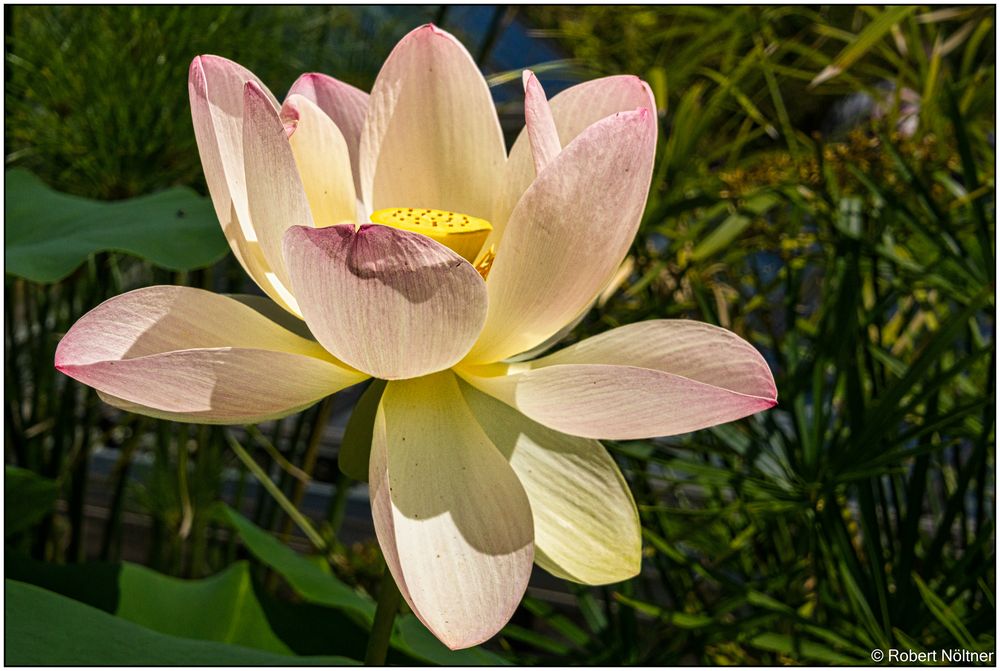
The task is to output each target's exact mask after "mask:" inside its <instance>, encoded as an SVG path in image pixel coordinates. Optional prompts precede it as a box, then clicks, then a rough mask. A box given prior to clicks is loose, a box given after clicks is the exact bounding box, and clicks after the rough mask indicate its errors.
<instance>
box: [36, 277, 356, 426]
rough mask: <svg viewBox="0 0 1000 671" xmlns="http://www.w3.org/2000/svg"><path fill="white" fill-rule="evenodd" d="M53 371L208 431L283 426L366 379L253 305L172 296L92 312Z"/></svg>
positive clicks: (160, 291) (148, 295)
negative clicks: (268, 423) (270, 422)
mask: <svg viewBox="0 0 1000 671" xmlns="http://www.w3.org/2000/svg"><path fill="white" fill-rule="evenodd" d="M55 365H56V368H58V369H59V370H60V371H62V372H63V373H65V374H66V375H69V376H70V377H72V378H74V379H76V380H79V381H80V382H83V383H84V384H87V385H89V386H91V387H94V388H95V389H97V390H98V391H99V392H101V394H102V397H104V398H105V399H106V400H108V402H110V403H112V404H114V405H117V406H119V407H122V408H124V409H127V410H131V411H133V412H138V413H141V414H145V415H150V416H153V417H160V418H166V419H174V420H177V421H185V422H197V423H204V424H246V423H252V422H260V421H264V420H266V419H273V418H276V417H282V416H285V415H288V414H291V413H293V412H296V411H298V410H301V409H302V408H305V407H307V406H309V405H312V404H313V403H315V402H316V401H318V400H319V399H321V398H323V397H324V396H327V395H329V394H332V393H333V392H335V391H338V390H340V389H343V388H344V387H347V386H349V385H351V384H355V383H357V382H360V381H361V380H363V379H364V378H365V377H366V376H365V375H363V374H361V373H359V372H358V371H356V370H352V369H350V368H348V367H346V366H344V365H343V364H341V363H340V362H338V361H337V360H336V359H334V358H333V357H331V356H330V355H329V354H328V353H327V352H326V351H325V350H323V348H322V347H320V346H319V345H318V344H317V343H315V342H314V341H311V340H307V339H305V338H302V337H300V336H297V335H295V334H293V333H291V332H289V331H287V330H285V329H284V328H282V327H281V326H278V325H277V324H276V323H274V322H272V321H270V320H269V319H267V318H266V317H264V316H263V315H261V314H260V313H258V312H257V311H255V310H253V309H251V308H249V307H247V306H246V305H243V304H241V303H239V302H237V301H235V300H233V299H231V298H227V297H225V296H219V295H216V294H212V293H210V292H207V291H203V290H201V289H192V288H189V287H173V286H157V287H149V288H146V289H138V290H136V291H131V292H129V293H126V294H122V295H121V296H116V297H114V298H112V299H110V300H108V301H105V302H104V303H102V304H101V305H99V306H97V307H96V308H94V309H93V310H91V311H90V312H88V313H87V314H86V315H84V316H83V317H81V318H80V320H79V321H77V322H76V324H74V325H73V327H72V328H71V329H70V330H69V332H67V333H66V335H65V336H63V339H62V340H61V341H60V342H59V346H58V348H57V349H56V359H55Z"/></svg>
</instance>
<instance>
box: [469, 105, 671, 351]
mask: <svg viewBox="0 0 1000 671" xmlns="http://www.w3.org/2000/svg"><path fill="white" fill-rule="evenodd" d="M655 143H656V120H655V118H654V117H653V115H652V114H650V113H649V112H648V111H647V110H645V109H640V110H636V111H633V112H621V113H619V114H617V115H614V116H611V117H608V118H606V119H602V120H601V121H598V122H597V123H595V124H593V125H592V126H590V127H589V128H587V129H586V130H585V131H584V132H583V133H581V134H580V135H579V136H577V138H576V139H575V140H573V141H572V142H571V143H570V144H568V145H567V146H566V147H565V149H563V150H562V151H561V152H560V153H559V155H558V156H557V157H556V158H555V159H554V160H553V161H552V163H551V164H549V166H548V167H547V168H546V169H545V171H544V172H543V173H542V174H541V175H540V176H539V177H538V179H536V180H535V181H534V182H533V183H532V184H531V186H530V187H529V188H528V190H527V191H526V192H525V193H524V196H523V197H522V198H521V201H520V202H519V203H518V205H517V208H516V209H515V210H514V212H513V213H512V214H511V218H510V221H509V222H508V226H507V230H506V232H505V233H504V238H503V242H502V243H501V245H500V249H499V250H498V252H497V257H496V260H494V262H493V267H492V269H491V270H490V274H489V278H488V280H487V288H488V289H489V297H490V303H489V315H488V317H487V320H486V325H485V326H484V327H483V333H482V335H481V336H480V339H479V341H478V342H477V343H476V345H475V347H474V348H473V349H472V352H470V354H469V360H470V361H473V362H479V363H486V362H492V361H499V360H502V359H505V358H507V357H510V356H513V355H515V354H518V353H520V352H524V351H525V350H529V349H531V348H532V347H534V346H536V345H538V344H539V343H542V342H544V341H545V340H546V339H547V338H549V337H550V336H551V335H552V334H554V333H556V332H557V331H559V329H560V328H562V327H563V326H565V325H566V324H567V323H569V322H570V321H571V320H572V319H573V318H574V317H575V316H577V315H578V314H580V311H581V310H583V309H584V308H585V307H586V306H587V305H588V304H589V303H590V302H591V301H592V300H593V299H594V297H595V296H596V295H597V294H598V292H600V290H601V289H602V288H603V287H604V286H605V285H607V283H608V281H609V280H610V279H611V278H612V277H613V276H614V274H615V271H616V270H617V269H618V266H619V264H620V263H621V261H622V259H623V258H624V257H625V254H626V252H627V251H628V248H629V246H630V245H631V243H632V239H633V238H634V237H635V233H636V230H637V229H638V227H639V220H640V218H641V216H642V210H643V207H644V206H645V203H646V195H647V193H648V192H649V182H650V178H651V176H652V170H653V154H654V149H655Z"/></svg>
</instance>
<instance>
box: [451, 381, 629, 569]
mask: <svg viewBox="0 0 1000 671" xmlns="http://www.w3.org/2000/svg"><path fill="white" fill-rule="evenodd" d="M461 388H462V393H463V395H464V396H465V400H466V402H467V403H468V404H469V408H470V409H471V410H472V414H473V415H474V416H475V417H476V421H478V422H479V425H480V426H481V427H482V429H483V431H485V432H486V435H487V436H489V438H490V441H491V442H492V443H493V444H494V445H495V446H496V447H497V449H498V450H500V453H501V454H503V456H504V458H505V459H507V461H508V462H509V463H510V465H511V468H513V469H514V472H515V473H517V477H518V479H519V480H520V481H521V485H522V486H523V487H524V491H525V492H526V493H527V495H528V501H530V502H531V513H532V516H533V517H534V522H535V563H536V564H538V565H539V566H541V567H542V568H544V569H545V570H546V571H548V572H549V573H552V574H553V575H556V576H558V577H560V578H564V579H566V580H572V581H574V582H579V583H584V584H587V585H606V584H609V583H614V582H621V581H622V580H627V579H629V578H631V577H633V576H634V575H636V574H637V573H638V572H639V568H640V566H641V564H642V529H641V528H640V526H639V514H638V511H637V510H636V507H635V501H633V500H632V494H631V492H629V489H628V484H627V483H626V482H625V478H624V477H622V474H621V471H619V470H618V466H617V465H616V464H615V462H614V460H613V459H612V458H611V455H609V454H608V452H607V450H605V449H604V446H603V445H601V444H600V443H599V442H598V441H596V440H591V439H588V438H578V437H576V436H569V435H566V434H565V433H559V432H558V431H553V430H552V429H549V428H547V427H545V426H542V425H541V424H539V423H537V422H534V421H532V420H530V419H528V418H527V417H525V416H524V415H522V414H521V413H520V412H518V411H517V410H515V409H514V408H511V407H510V406H508V405H506V404H504V403H501V402H500V401H497V400H496V399H494V398H492V397H491V396H487V395H486V394H483V393H480V392H478V391H476V390H475V389H473V388H472V387H471V386H469V385H468V384H464V383H463V384H462V385H461Z"/></svg>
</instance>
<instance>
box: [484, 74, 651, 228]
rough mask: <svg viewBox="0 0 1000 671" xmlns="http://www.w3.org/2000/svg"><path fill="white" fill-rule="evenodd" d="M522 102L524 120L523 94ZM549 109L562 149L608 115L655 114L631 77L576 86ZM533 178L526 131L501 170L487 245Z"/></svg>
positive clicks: (643, 87) (639, 83)
mask: <svg viewBox="0 0 1000 671" xmlns="http://www.w3.org/2000/svg"><path fill="white" fill-rule="evenodd" d="M525 98H526V100H525V115H526V116H527V113H528V102H527V92H525ZM549 105H550V109H551V111H552V119H553V121H554V123H555V126H556V129H557V131H558V133H559V144H560V145H561V146H563V147H565V146H566V145H568V144H569V143H570V142H572V141H573V139H574V138H575V137H576V136H577V135H579V134H580V133H582V132H583V130H584V129H585V128H587V127H588V126H590V125H591V124H594V123H596V122H598V121H600V120H601V119H604V118H605V117H608V116H611V115H612V114H616V113H618V112H629V111H631V110H635V109H639V108H644V109H648V110H649V111H650V113H652V114H655V113H656V105H655V103H654V101H653V94H652V92H651V91H650V89H649V86H647V85H646V83H645V82H644V81H642V80H641V79H639V78H638V77H634V76H632V75H618V76H614V77H603V78H601V79H594V80H592V81H589V82H584V83H582V84H577V85H576V86H572V87H570V88H568V89H566V90H565V91H562V92H561V93H559V94H557V95H555V96H553V98H552V100H550V101H549ZM537 174H538V172H537V171H536V169H535V165H534V153H533V147H532V141H531V139H530V130H529V129H528V128H527V127H526V128H525V130H523V131H522V132H521V134H520V135H518V137H517V140H516V141H515V142H514V146H513V147H512V148H511V150H510V156H509V157H508V159H507V163H506V164H505V166H504V173H503V180H502V184H501V186H500V188H499V189H498V190H497V194H496V196H497V197H496V199H495V201H494V207H493V218H492V219H491V220H490V221H491V222H492V224H493V235H492V236H491V238H490V240H489V243H498V242H499V241H500V239H501V237H502V236H503V231H504V227H505V226H506V224H507V219H508V218H509V217H510V213H511V212H513V210H514V206H516V205H517V201H518V200H520V198H521V195H522V194H523V193H524V192H525V190H526V189H527V188H528V185H530V184H531V182H532V181H533V180H534V179H535V176H536V175H537ZM489 243H488V244H489Z"/></svg>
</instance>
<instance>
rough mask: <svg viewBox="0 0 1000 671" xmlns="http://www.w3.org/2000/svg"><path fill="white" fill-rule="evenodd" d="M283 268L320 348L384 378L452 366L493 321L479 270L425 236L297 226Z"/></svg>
mask: <svg viewBox="0 0 1000 671" xmlns="http://www.w3.org/2000/svg"><path fill="white" fill-rule="evenodd" d="M285 259H286V261H287V264H288V269H289V273H290V275H291V281H292V287H293V289H294V291H295V295H296V297H297V298H298V299H299V304H300V307H301V309H302V314H303V316H304V317H305V320H306V323H307V324H309V328H310V330H311V331H312V332H313V334H314V335H315V336H316V339H317V340H319V342H321V343H322V344H323V346H324V347H326V348H327V349H328V350H329V351H330V352H332V353H334V354H335V355H336V356H337V357H339V358H341V359H342V360H344V361H346V362H348V363H349V364H350V365H352V366H354V367H356V368H358V369H359V370H363V371H365V372H366V373H368V374H370V375H373V376H375V377H378V378H382V379H388V380H392V379H401V378H409V377H417V376H419V375H426V374H428V373H433V372H435V371H439V370H443V369H445V368H448V367H450V366H452V365H453V364H454V363H456V362H457V361H459V360H460V359H461V358H462V356H464V355H465V354H466V352H468V351H469V348H470V347H471V346H472V343H473V342H474V341H475V338H476V336H477V335H478V334H479V331H480V329H481V328H482V325H483V321H484V319H485V317H486V285H485V283H484V282H483V279H482V277H480V275H479V273H478V272H476V270H475V268H473V267H472V265H471V264H470V263H469V262H468V261H466V260H465V259H463V258H462V257H460V256H459V255H458V254H456V253H455V252H453V251H451V250H450V249H448V248H447V247H444V246H443V245H440V244H438V243H437V242H434V241H433V240H431V239H430V238H428V237H426V236H423V235H420V234H418V233H410V232H407V231H402V230H399V229H395V228H390V227H388V226H376V225H372V224H367V225H364V226H361V227H360V228H359V229H357V230H355V227H354V226H353V225H338V226H331V227H329V228H318V229H310V228H304V227H295V228H291V229H289V231H288V232H287V233H286V234H285Z"/></svg>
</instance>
